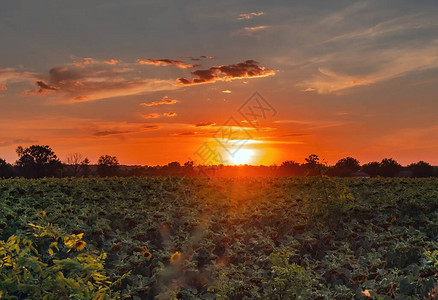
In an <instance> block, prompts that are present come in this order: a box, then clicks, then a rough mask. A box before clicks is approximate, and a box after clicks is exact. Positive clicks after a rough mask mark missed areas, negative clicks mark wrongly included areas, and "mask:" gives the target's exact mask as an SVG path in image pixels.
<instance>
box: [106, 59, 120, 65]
mask: <svg viewBox="0 0 438 300" xmlns="http://www.w3.org/2000/svg"><path fill="white" fill-rule="evenodd" d="M119 62H120V61H119V60H117V59H113V58H111V59H110V60H105V61H104V63H105V64H107V65H115V64H118V63H119Z"/></svg>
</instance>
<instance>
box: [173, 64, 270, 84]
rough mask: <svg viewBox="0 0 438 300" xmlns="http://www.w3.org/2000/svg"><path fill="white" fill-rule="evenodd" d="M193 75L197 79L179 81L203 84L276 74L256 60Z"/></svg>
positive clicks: (199, 71)
mask: <svg viewBox="0 0 438 300" xmlns="http://www.w3.org/2000/svg"><path fill="white" fill-rule="evenodd" d="M192 74H193V75H194V76H196V78H192V79H186V78H178V79H177V81H178V82H179V83H180V84H182V85H190V84H201V83H209V82H216V81H219V80H220V81H229V80H233V79H240V78H254V77H266V76H271V75H274V74H275V72H274V71H273V70H270V69H267V68H265V67H260V66H259V65H258V62H256V61H254V60H247V61H245V62H241V63H237V64H232V65H226V66H215V67H211V68H209V69H207V70H196V71H192Z"/></svg>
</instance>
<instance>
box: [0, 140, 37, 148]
mask: <svg viewBox="0 0 438 300" xmlns="http://www.w3.org/2000/svg"><path fill="white" fill-rule="evenodd" d="M35 143H38V141H37V140H34V139H7V140H3V141H2V142H0V147H7V146H13V145H16V146H19V145H20V144H35Z"/></svg>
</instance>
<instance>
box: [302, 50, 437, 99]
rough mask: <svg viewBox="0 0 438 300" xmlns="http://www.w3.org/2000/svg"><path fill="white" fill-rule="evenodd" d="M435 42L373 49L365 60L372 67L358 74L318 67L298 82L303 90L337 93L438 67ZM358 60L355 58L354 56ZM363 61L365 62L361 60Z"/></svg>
mask: <svg viewBox="0 0 438 300" xmlns="http://www.w3.org/2000/svg"><path fill="white" fill-rule="evenodd" d="M437 46H438V42H435V43H433V44H430V45H424V46H423V47H422V48H421V49H409V48H405V49H388V50H384V51H375V52H374V53H373V55H374V57H373V58H370V60H369V61H367V63H368V64H373V61H375V62H376V63H374V64H373V69H372V70H369V71H368V72H366V73H365V72H364V73H362V74H357V75H355V74H347V73H343V72H335V71H332V70H330V69H326V68H322V67H321V68H318V73H317V74H315V75H313V77H312V78H310V79H306V80H303V81H302V82H301V83H299V86H302V87H303V88H305V89H306V91H312V90H315V91H317V92H318V93H320V94H327V93H333V92H338V91H341V90H344V89H348V88H352V87H355V86H365V85H370V84H374V83H377V82H381V81H385V80H389V79H393V78H397V77H400V76H404V75H407V74H409V73H413V72H417V71H422V70H426V69H434V68H438V56H437V55H436V49H437ZM357 59H359V57H358V58H357ZM364 63H365V62H364Z"/></svg>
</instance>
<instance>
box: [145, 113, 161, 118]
mask: <svg viewBox="0 0 438 300" xmlns="http://www.w3.org/2000/svg"><path fill="white" fill-rule="evenodd" d="M159 117H160V115H159V114H157V113H150V114H147V115H143V118H145V119H156V118H159Z"/></svg>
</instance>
